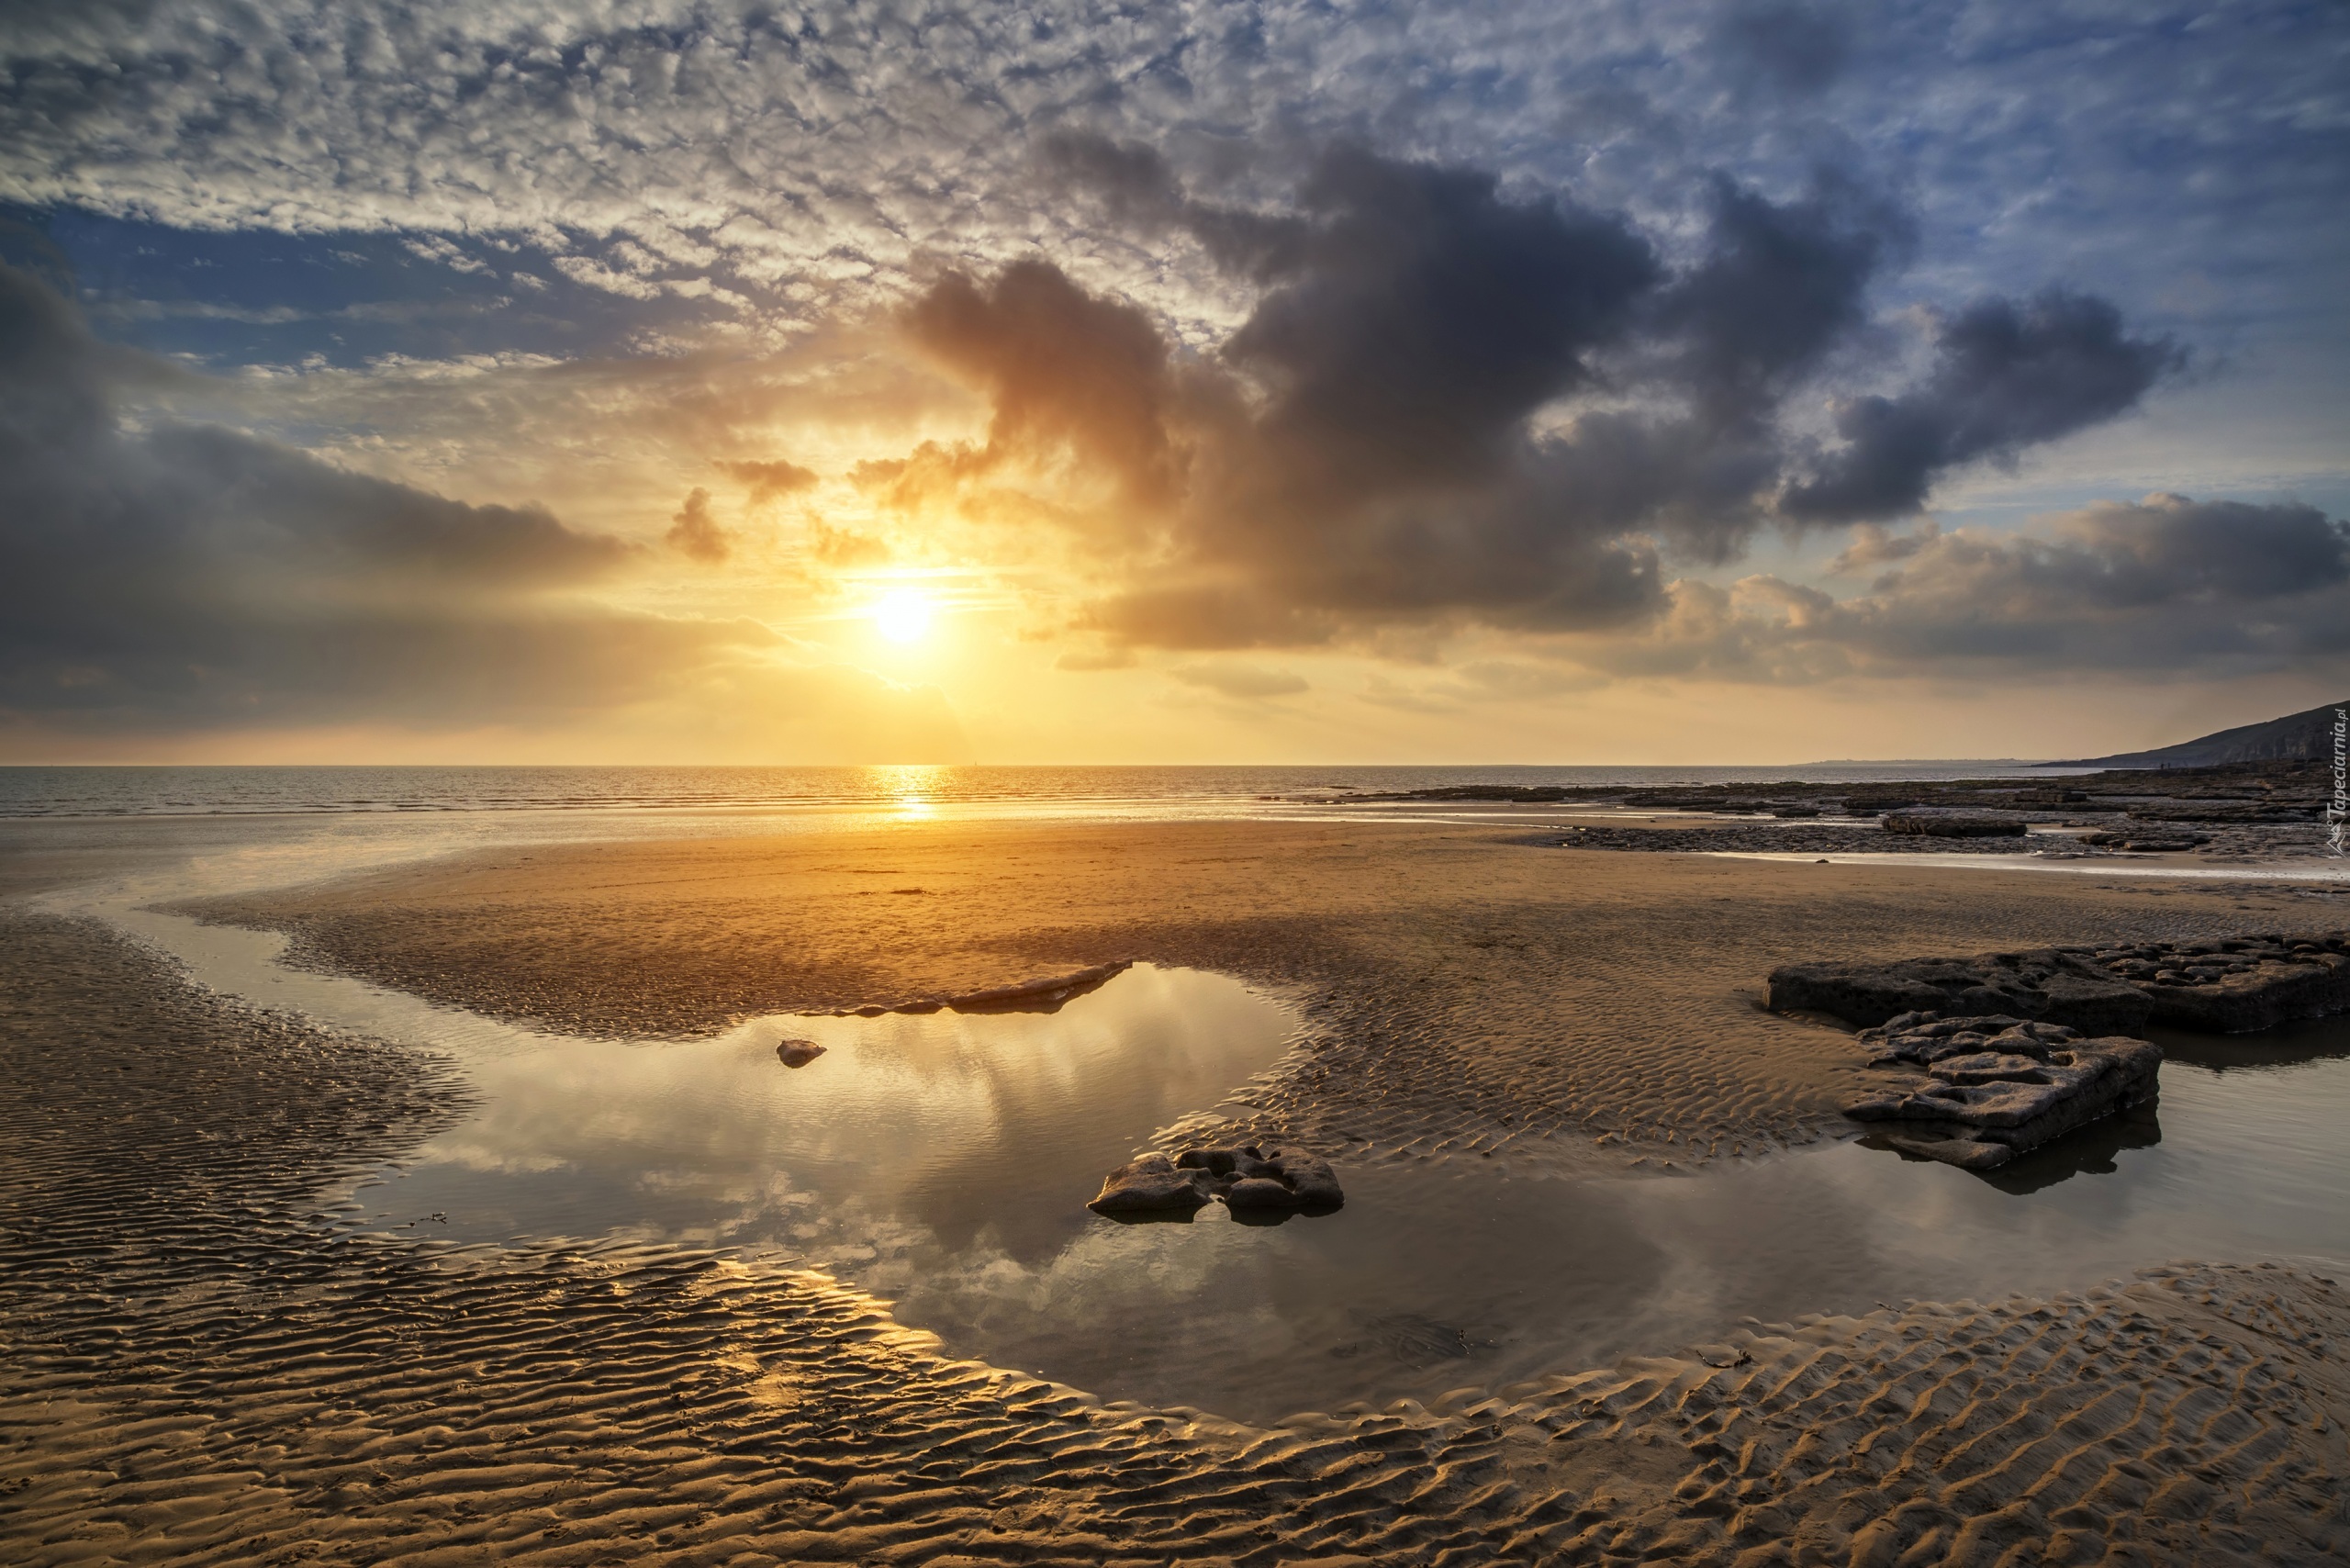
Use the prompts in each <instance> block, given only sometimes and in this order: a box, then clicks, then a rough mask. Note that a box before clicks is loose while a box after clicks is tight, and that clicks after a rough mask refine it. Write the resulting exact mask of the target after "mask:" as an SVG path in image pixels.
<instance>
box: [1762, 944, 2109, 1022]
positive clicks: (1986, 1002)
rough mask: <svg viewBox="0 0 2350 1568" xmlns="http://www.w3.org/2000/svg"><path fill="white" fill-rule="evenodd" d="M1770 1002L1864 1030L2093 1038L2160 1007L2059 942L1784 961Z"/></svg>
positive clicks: (1773, 983)
mask: <svg viewBox="0 0 2350 1568" xmlns="http://www.w3.org/2000/svg"><path fill="white" fill-rule="evenodd" d="M1765 1005H1767V1006H1768V1007H1769V1008H1770V1009H1771V1010H1772V1011H1773V1012H1774V1013H1796V1012H1811V1013H1826V1014H1830V1015H1831V1016H1834V1017H1837V1018H1841V1019H1843V1020H1844V1021H1845V1022H1846V1023H1848V1024H1858V1025H1863V1026H1871V1025H1880V1024H1884V1023H1886V1021H1887V1020H1889V1019H1893V1018H1897V1017H1899V1016H1900V1015H1901V1014H1905V1013H1930V1014H1937V1015H1939V1016H1965V1015H1977V1016H2004V1017H2009V1018H2013V1019H2017V1020H2031V1021H2039V1022H2044V1023H2049V1024H2056V1025H2064V1026H2065V1027H2067V1028H2072V1029H2077V1030H2079V1031H2080V1032H2082V1033H2083V1034H2088V1035H2119V1034H2130V1033H2134V1032H2136V1031H2137V1030H2140V1029H2143V1028H2144V1027H2145V1025H2146V1021H2147V1020H2148V1019H2149V1018H2150V1017H2152V1016H2153V1015H2154V1002H2152V1000H2151V999H2149V998H2148V997H2147V996H2146V994H2145V993H2144V992H2143V991H2141V990H2140V989H2139V988H2138V987H2137V986H2135V985H2133V984H2132V983H2130V982H2128V981H2126V980H2121V979H2120V978H2118V977H2117V976H2115V975H2113V974H2110V973H2109V972H2108V971H2106V970H2105V969H2101V968H2099V967H2098V965H2096V964H2095V963H2092V962H2091V961H2090V960H2089V959H2088V958H2087V957H2085V956H2084V955H2083V954H2081V953H2078V952H2066V951H2063V950H2060V949H2056V948H2040V949H2035V950H2033V951H2031V952H2023V953H1980V954H1977V955H1975V957H1973V958H1905V959H1901V960H1898V961H1897V962H1894V963H1889V964H1884V963H1879V964H1867V963H1862V964H1785V965H1782V966H1781V967H1780V968H1778V969H1773V970H1772V971H1771V979H1770V982H1769V991H1768V993H1767V995H1766V998H1765Z"/></svg>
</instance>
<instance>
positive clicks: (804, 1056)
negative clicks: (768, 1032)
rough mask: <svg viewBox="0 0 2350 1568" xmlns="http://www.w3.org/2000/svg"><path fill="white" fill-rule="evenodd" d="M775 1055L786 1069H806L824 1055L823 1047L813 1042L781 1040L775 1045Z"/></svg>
mask: <svg viewBox="0 0 2350 1568" xmlns="http://www.w3.org/2000/svg"><path fill="white" fill-rule="evenodd" d="M775 1054H776V1055H777V1056H778V1057H780V1058H783V1065H784V1066H786V1067H806V1066H807V1065H808V1064H809V1063H810V1062H811V1061H814V1060H815V1059H816V1058H818V1057H820V1056H822V1055H823V1054H824V1047H822V1046H820V1045H818V1044H817V1043H816V1042H815V1041H813V1040H783V1041H780V1042H778V1044H777V1046H776V1047H775Z"/></svg>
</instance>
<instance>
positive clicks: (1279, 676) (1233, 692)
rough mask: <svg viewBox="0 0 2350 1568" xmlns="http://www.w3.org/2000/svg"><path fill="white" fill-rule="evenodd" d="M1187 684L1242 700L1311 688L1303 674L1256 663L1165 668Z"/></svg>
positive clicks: (1265, 698) (1287, 694) (1266, 697)
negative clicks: (1265, 666)
mask: <svg viewBox="0 0 2350 1568" xmlns="http://www.w3.org/2000/svg"><path fill="white" fill-rule="evenodd" d="M1167 673H1168V674H1169V675H1171V676H1173V677H1174V678H1176V679H1177V680H1180V681H1181V682H1182V683H1183V684H1184V685H1186V686H1197V687H1202V688H1204V689H1207V690H1209V691H1214V692H1216V693H1218V694H1220V695H1222V696H1225V697H1230V698H1234V699H1236V700H1239V701H1244V702H1261V701H1264V700H1267V699H1269V698H1274V697H1294V696H1296V695H1297V694H1298V693H1299V692H1301V691H1305V690H1308V689H1310V688H1309V687H1308V686H1307V685H1306V682H1305V680H1304V678H1303V677H1301V676H1297V675H1293V674H1292V673H1291V672H1290V671H1288V670H1285V669H1267V668H1264V667H1263V666H1258V665H1238V664H1221V663H1219V664H1205V665H1178V666H1175V667H1174V668H1173V669H1170V670H1169V671H1168V672H1167Z"/></svg>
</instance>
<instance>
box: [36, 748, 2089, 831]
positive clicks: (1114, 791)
mask: <svg viewBox="0 0 2350 1568" xmlns="http://www.w3.org/2000/svg"><path fill="white" fill-rule="evenodd" d="M2080 771H2091V770H2087V769H2071V768H2057V767H2045V766H2040V765H2035V764H2033V763H2031V762H2028V761H2021V760H2018V759H2016V758H2013V757H2006V758H1995V759H1984V758H1973V759H1959V760H1948V759H1944V760H1933V761H1894V762H1818V763H1805V764H1800V765H1796V766H1793V767H1787V766H1774V767H1744V766H1722V767H1524V766H1491V767H1457V766H1456V767H1325V766H1318V765H1317V766H1305V767H1215V766H1201V767H978V766H965V767H932V766H904V767H625V766H621V767H0V818H6V817H146V816H194V817H211V816H260V815H302V816H324V815H348V814H353V813H362V812H677V811H691V812H711V811H749V812H774V811H792V810H812V811H818V812H822V811H826V810H850V811H861V810H871V809H875V808H882V809H890V808H895V807H900V806H902V805H904V804H905V803H906V802H908V801H920V802H922V803H923V805H924V806H925V807H927V808H929V809H934V810H952V809H953V808H956V807H958V806H961V807H970V808H980V809H985V808H990V807H993V808H999V809H1001V808H1013V809H1018V808H1022V807H1033V808H1041V809H1045V810H1048V811H1052V812H1056V813H1057V812H1074V813H1076V814H1084V813H1085V812H1086V809H1087V808H1088V807H1089V806H1094V807H1101V808H1107V809H1111V810H1113V811H1114V812H1116V813H1117V814H1126V813H1128V812H1132V811H1133V810H1135V809H1136V808H1147V807H1149V806H1151V805H1153V804H1163V805H1165V806H1168V807H1170V808H1175V809H1178V810H1181V809H1184V808H1191V809H1197V808H1201V807H1210V806H1214V805H1215V804H1217V803H1220V802H1232V803H1239V802H1250V801H1262V800H1266V799H1269V798H1270V799H1274V800H1281V799H1287V798H1289V797H1292V796H1299V795H1314V796H1329V795H1343V794H1360V795H1380V794H1393V793H1399V792H1403V791H1407V790H1437V789H1445V788H1449V787H1453V786H1459V785H1472V784H1497V785H1510V786H1516V787H1521V788H1526V787H1540V786H1545V785H1552V786H1556V785H1565V786H1589V785H1618V784H1624V785H1643V786H1662V785H1673V784H1731V783H1756V782H1764V783H1767V782H1777V781H1782V780H1785V781H1794V780H1805V781H1809V782H1815V783H1834V784H1863V783H1887V782H1908V781H1925V780H1930V779H1942V778H2049V777H2052V776H2054V775H2058V774H2062V773H2067V772H2080Z"/></svg>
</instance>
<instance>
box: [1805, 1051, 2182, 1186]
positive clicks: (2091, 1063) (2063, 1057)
mask: <svg viewBox="0 0 2350 1568" xmlns="http://www.w3.org/2000/svg"><path fill="white" fill-rule="evenodd" d="M1947 1022H1953V1021H1952V1020H1939V1019H1938V1020H1927V1021H1921V1022H1919V1023H1916V1024H1912V1025H1909V1026H1908V1027H1907V1028H1905V1029H1902V1030H1899V1031H1889V1032H1890V1033H1891V1034H1892V1035H1893V1040H1892V1044H1893V1046H1894V1049H1893V1051H1891V1052H1890V1053H1888V1054H1889V1055H1904V1047H1909V1046H1910V1045H1911V1042H1912V1041H1913V1039H1914V1040H1916V1041H1924V1042H1929V1043H1932V1042H1939V1041H1942V1040H1949V1039H1953V1038H1961V1037H1964V1036H1953V1035H1951V1034H1947V1033H1943V1034H1927V1033H1925V1032H1924V1031H1925V1030H1926V1029H1927V1028H1929V1027H1930V1025H1932V1024H1938V1023H1947ZM2025 1027H2028V1025H2020V1026H2018V1027H2017V1028H2016V1029H2014V1030H2010V1031H2003V1034H2006V1035H2009V1036H2013V1037H2015V1038H2016V1039H2017V1040H2018V1041H2020V1043H2022V1044H2023V1045H2024V1046H2025V1047H2026V1048H2024V1049H2021V1050H2014V1051H2004V1050H1975V1051H1971V1052H1967V1053H1965V1054H1962V1055H1955V1056H1944V1057H1941V1058H1937V1059H1934V1060H1932V1061H1931V1062H1930V1065H1928V1066H1927V1068H1926V1070H1925V1072H1924V1074H1923V1075H1922V1076H1919V1077H1915V1078H1911V1079H1908V1080H1907V1081H1905V1082H1903V1083H1902V1084H1900V1085H1899V1086H1897V1088H1895V1089H1894V1090H1892V1091H1891V1092H1887V1093H1884V1094H1878V1095H1874V1096H1871V1097H1870V1098H1868V1099H1865V1100H1861V1101H1858V1102H1855V1103H1852V1104H1851V1105H1848V1106H1846V1107H1845V1108H1844V1114H1846V1115H1847V1116H1850V1117H1852V1119H1853V1120H1854V1121H1856V1122H1879V1123H1890V1124H1894V1126H1891V1127H1889V1128H1888V1129H1887V1130H1888V1132H1889V1133H1890V1134H1891V1137H1889V1139H1888V1141H1890V1142H1891V1143H1893V1144H1894V1145H1895V1146H1896V1147H1897V1148H1905V1149H1908V1151H1909V1152H1910V1153H1912V1154H1919V1155H1923V1156H1925V1157H1926V1158H1928V1159H1940V1160H1943V1161H1945V1162H1946V1163H1949V1164H1953V1165H1958V1166H1962V1167H1964V1168H1965V1169H1967V1170H1995V1169H1997V1167H1999V1166H2001V1165H2004V1164H2006V1163H2007V1162H2008V1161H2009V1159H2013V1158H2014V1157H2015V1156H2016V1155H2018V1154H2020V1153H2021V1152H2023V1151H2024V1150H2026V1149H2031V1148H2039V1147H2040V1146H2041V1145H2042V1144H2044V1143H2047V1142H2049V1141H2050V1140H2052V1139H2054V1138H2059V1137H2064V1136H2065V1134H2066V1133H2069V1132H2071V1131H2073V1130H2074V1129H2075V1128H2076V1127H2080V1126H2086V1125H2087V1124H2088V1123H2090V1122H2094V1121H2097V1120H2098V1119H2100V1118H2102V1117H2104V1116H2108V1115H2110V1114H2113V1113H2114V1112H2116V1111H2119V1110H2121V1109H2122V1108H2124V1107H2125V1106H2129V1105H2134V1104H2138V1103H2142V1102H2143V1101H2147V1100H2151V1099H2153V1098H2154V1096H2155V1094H2156V1092H2158V1088H2159V1081H2160V1072H2161V1069H2162V1060H2163V1053H2162V1047H2159V1046H2157V1045H2154V1043H2153V1042H2151V1041H2148V1040H2137V1039H2131V1038H2128V1037H2126V1036H2107V1037H2105V1038H2102V1039H2090V1040H2073V1041H2069V1042H2063V1043H2058V1044H2053V1045H2052V1044H2048V1043H2046V1042H2044V1041H2042V1040H2040V1039H2038V1038H2035V1037H2033V1036H2029V1035H2026V1034H2024V1033H2023V1029H2024V1028H2025Z"/></svg>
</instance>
